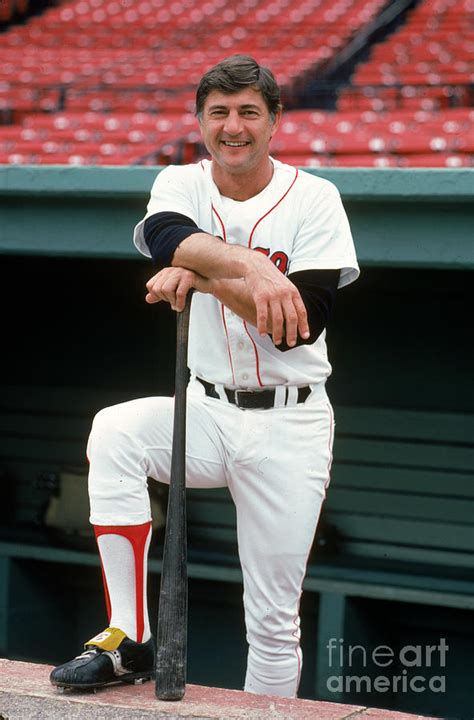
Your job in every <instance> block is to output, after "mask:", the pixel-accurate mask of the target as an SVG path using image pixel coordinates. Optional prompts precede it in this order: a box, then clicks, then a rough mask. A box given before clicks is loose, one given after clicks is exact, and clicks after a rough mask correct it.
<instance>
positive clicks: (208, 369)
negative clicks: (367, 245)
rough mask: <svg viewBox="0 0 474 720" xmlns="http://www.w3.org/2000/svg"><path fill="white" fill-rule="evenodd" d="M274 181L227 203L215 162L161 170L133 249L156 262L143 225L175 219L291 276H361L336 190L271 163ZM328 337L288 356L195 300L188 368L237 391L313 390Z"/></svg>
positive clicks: (204, 299)
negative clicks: (159, 217)
mask: <svg viewBox="0 0 474 720" xmlns="http://www.w3.org/2000/svg"><path fill="white" fill-rule="evenodd" d="M272 162H273V164H274V174H273V178H272V180H271V182H270V183H269V184H268V185H267V187H266V188H265V189H264V190H262V192H260V193H259V194H258V195H256V196H254V197H252V198H250V199H249V200H245V201H242V202H241V201H237V200H232V199H230V198H225V197H222V196H221V194H220V193H219V190H218V188H217V186H216V185H215V183H214V181H213V179H212V173H211V166H212V163H211V161H209V160H203V161H201V162H199V163H196V164H192V165H183V166H169V167H167V168H165V169H164V170H163V171H161V172H160V173H159V174H158V176H157V178H156V180H155V182H154V184H153V187H152V190H151V197H150V201H149V203H148V206H147V214H146V216H145V218H144V219H143V220H141V221H140V222H139V223H138V225H137V226H136V227H135V231H134V243H135V245H136V247H137V248H138V250H140V252H142V253H143V254H144V255H146V256H148V257H151V254H150V251H149V249H148V247H147V245H146V243H145V240H144V237H143V226H144V222H145V219H146V218H147V217H149V216H150V215H153V214H155V213H158V212H165V211H168V212H177V213H181V214H182V215H186V216H188V217H190V218H191V219H192V220H194V221H195V223H196V224H197V226H198V227H199V228H201V229H202V230H204V231H205V232H209V233H210V234H212V235H217V236H220V237H221V238H222V239H223V240H224V241H225V242H227V243H231V244H236V245H243V246H245V247H249V248H253V249H255V250H259V251H260V252H263V253H264V254H265V255H267V256H268V257H269V258H270V260H272V261H273V262H274V263H275V265H277V267H278V268H279V269H280V270H281V271H282V272H283V273H285V274H286V275H288V274H289V273H293V272H298V271H301V270H312V269H317V270H336V269H339V270H340V271H341V275H340V281H339V287H343V286H344V285H348V284H349V283H351V282H353V281H354V280H355V279H356V278H357V277H358V275H359V267H358V264H357V259H356V254H355V248H354V243H353V239H352V235H351V231H350V227H349V223H348V220H347V216H346V213H345V211H344V208H343V205H342V202H341V198H340V195H339V192H338V190H337V188H336V187H335V186H334V185H333V184H332V183H331V182H329V181H328V180H325V179H322V178H319V177H316V176H314V175H311V174H309V173H306V172H304V171H301V170H297V169H295V168H294V167H291V166H289V165H285V164H283V163H281V162H279V161H277V160H272ZM325 336H326V333H325V332H323V333H322V334H321V335H320V336H319V338H318V339H317V341H316V342H315V343H313V344H311V345H301V346H299V347H296V348H292V349H291V350H288V351H286V352H282V351H280V350H278V348H277V347H275V345H274V344H273V342H272V340H271V338H270V337H269V336H265V337H260V335H259V333H258V332H257V329H256V328H255V327H253V326H252V325H250V324H249V323H248V322H245V321H244V320H242V319H241V318H240V317H239V316H238V315H236V314H235V313H233V312H232V311H231V310H229V308H227V307H225V306H224V305H223V304H222V303H220V302H219V301H218V300H216V299H215V298H214V297H213V296H212V295H206V294H202V293H196V294H195V295H194V298H193V302H192V307H191V322H190V332H189V355H188V364H189V368H190V370H191V373H192V374H193V375H196V376H198V377H201V378H203V379H205V380H207V381H209V382H212V383H215V384H219V385H225V386H227V387H232V388H236V387H238V388H248V389H257V388H261V387H267V386H276V385H288V386H290V385H296V386H303V385H314V384H317V383H321V382H324V381H325V380H326V378H327V377H328V376H329V375H330V373H331V365H330V364H329V362H328V357H327V349H326V341H325Z"/></svg>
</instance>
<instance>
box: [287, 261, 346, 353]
mask: <svg viewBox="0 0 474 720" xmlns="http://www.w3.org/2000/svg"><path fill="white" fill-rule="evenodd" d="M339 276H340V270H301V271H300V272H295V273H290V275H288V279H289V280H291V282H292V283H293V285H296V287H297V288H298V290H299V292H300V295H301V299H302V300H303V302H304V305H305V308H306V312H307V314H308V324H309V332H310V336H309V338H308V339H307V340H303V338H301V337H299V336H298V338H297V341H296V345H293V347H290V346H289V345H287V344H286V341H285V340H283V341H282V342H281V343H280V345H276V348H277V349H278V350H281V351H282V352H285V351H286V350H292V349H293V348H295V347H299V346H300V345H312V344H313V343H314V342H316V340H317V339H318V337H319V336H320V335H321V333H322V331H323V330H324V328H325V327H327V324H328V322H329V318H330V317H331V311H332V307H333V305H334V300H335V298H336V290H337V286H338V283H339Z"/></svg>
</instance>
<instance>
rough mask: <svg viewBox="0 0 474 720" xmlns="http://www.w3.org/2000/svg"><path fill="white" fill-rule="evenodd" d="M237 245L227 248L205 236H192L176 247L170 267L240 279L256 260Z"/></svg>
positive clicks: (257, 259) (212, 276) (247, 251)
mask: <svg viewBox="0 0 474 720" xmlns="http://www.w3.org/2000/svg"><path fill="white" fill-rule="evenodd" d="M254 256H255V253H254V252H253V251H252V250H249V249H248V248H245V247H242V246H240V245H228V244H226V243H225V242H224V241H223V240H221V239H220V238H217V237H214V236H213V235H208V234H207V233H194V234H193V235H190V236H189V237H187V238H185V239H184V240H183V241H182V242H181V243H180V244H179V245H178V247H177V248H176V250H175V252H174V255H173V259H172V262H171V264H172V266H173V267H183V268H186V269H188V270H194V271H195V272H197V273H199V275H202V276H203V277H206V278H211V279H216V278H243V277H245V276H246V275H247V274H248V273H249V272H251V270H252V268H253V267H255V266H256V265H257V264H258V262H259V258H255V257H254Z"/></svg>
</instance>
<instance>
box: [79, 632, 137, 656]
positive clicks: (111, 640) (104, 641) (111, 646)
mask: <svg viewBox="0 0 474 720" xmlns="http://www.w3.org/2000/svg"><path fill="white" fill-rule="evenodd" d="M126 637H127V636H126V634H125V633H124V632H123V630H120V629H119V628H114V627H109V628H106V629H105V630H103V631H102V632H100V633H99V634H98V635H95V636H94V637H93V638H91V639H90V640H88V641H87V642H86V647H87V646H88V645H95V646H96V647H98V648H100V649H101V650H108V651H109V652H110V651H111V650H116V649H117V648H118V646H119V645H120V643H121V642H122V640H123V639H124V638H126Z"/></svg>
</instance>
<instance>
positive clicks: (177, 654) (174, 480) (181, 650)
mask: <svg viewBox="0 0 474 720" xmlns="http://www.w3.org/2000/svg"><path fill="white" fill-rule="evenodd" d="M191 296H192V290H190V291H189V292H188V295H187V297H186V305H185V308H184V310H183V311H182V312H180V313H178V314H177V324H176V331H177V337H176V373H175V401H174V425H173V448H172V453H171V475H170V487H169V495H168V510H167V515H166V530H165V540H164V549H163V564H162V571H161V587H160V602H159V608H158V627H157V633H156V636H157V652H156V668H155V669H156V679H155V694H156V697H157V698H159V699H160V700H181V699H182V698H183V696H184V693H185V689H186V658H187V630H188V575H187V536H186V388H187V383H188V367H187V355H188V331H189V316H190V309H191Z"/></svg>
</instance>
